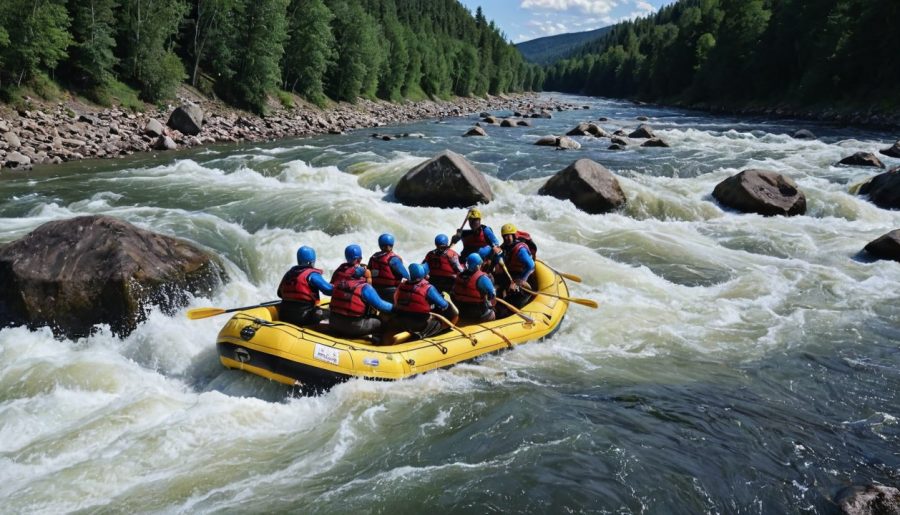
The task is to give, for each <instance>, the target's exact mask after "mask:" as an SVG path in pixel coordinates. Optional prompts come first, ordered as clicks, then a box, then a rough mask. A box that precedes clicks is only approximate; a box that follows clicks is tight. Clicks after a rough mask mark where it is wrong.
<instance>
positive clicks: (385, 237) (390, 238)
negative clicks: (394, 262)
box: [378, 232, 394, 247]
mask: <svg viewBox="0 0 900 515" xmlns="http://www.w3.org/2000/svg"><path fill="white" fill-rule="evenodd" d="M386 245H390V246H391V247H393V246H394V235H393V234H391V233H389V232H386V233H384V234H382V235H381V236H379V237H378V246H379V247H384V246H386Z"/></svg>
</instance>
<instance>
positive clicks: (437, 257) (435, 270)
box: [425, 248, 459, 277]
mask: <svg viewBox="0 0 900 515" xmlns="http://www.w3.org/2000/svg"><path fill="white" fill-rule="evenodd" d="M451 258H456V260H457V261H459V254H457V253H456V251H455V250H453V249H451V248H447V249H444V250H441V249H434V250H432V251H431V252H429V253H428V254H426V255H425V263H427V264H428V275H430V276H432V277H456V274H457V272H456V269H455V268H453V263H451V262H450V259H451Z"/></svg>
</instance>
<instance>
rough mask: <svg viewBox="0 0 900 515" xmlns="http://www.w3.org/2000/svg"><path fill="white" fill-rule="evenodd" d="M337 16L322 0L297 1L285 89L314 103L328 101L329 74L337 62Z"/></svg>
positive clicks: (285, 62)
mask: <svg viewBox="0 0 900 515" xmlns="http://www.w3.org/2000/svg"><path fill="white" fill-rule="evenodd" d="M332 19H334V15H333V14H332V13H331V10H330V9H328V6H326V5H325V3H324V2H323V1H322V0H293V1H292V2H291V4H290V6H289V7H288V40H287V43H286V45H285V53H284V59H283V63H282V77H283V82H284V89H286V90H288V91H292V92H296V93H299V94H300V95H303V96H304V97H305V98H307V99H308V100H310V101H311V102H314V103H317V104H322V103H323V102H324V101H325V85H324V81H325V71H326V70H327V69H328V66H329V64H331V63H332V62H333V60H334V44H335V41H334V35H333V34H332V33H331V21H332Z"/></svg>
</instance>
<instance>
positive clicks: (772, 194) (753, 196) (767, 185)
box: [713, 170, 806, 216]
mask: <svg viewBox="0 0 900 515" xmlns="http://www.w3.org/2000/svg"><path fill="white" fill-rule="evenodd" d="M713 197H715V199H716V200H718V201H719V202H720V203H721V204H722V205H723V206H725V207H729V208H731V209H736V210H738V211H741V212H744V213H759V214H761V215H763V216H774V215H785V216H793V215H802V214H804V213H806V196H805V195H804V194H803V192H802V191H800V190H799V189H797V184H796V183H795V182H794V181H792V180H791V179H790V178H788V177H786V176H784V175H781V174H779V173H777V172H772V171H768V170H744V171H743V172H741V173H739V174H737V175H733V176H731V177H729V178H727V179H725V180H724V181H722V182H720V183H719V184H718V185H716V188H715V190H713Z"/></svg>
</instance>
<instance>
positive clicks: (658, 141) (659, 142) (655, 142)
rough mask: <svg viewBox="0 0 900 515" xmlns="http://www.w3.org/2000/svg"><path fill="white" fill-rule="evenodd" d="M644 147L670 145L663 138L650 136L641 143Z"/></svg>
mask: <svg viewBox="0 0 900 515" xmlns="http://www.w3.org/2000/svg"><path fill="white" fill-rule="evenodd" d="M641 146H642V147H669V146H670V145H669V144H668V143H667V142H666V140H664V139H662V138H650V139H648V140H647V141H645V142H643V143H641Z"/></svg>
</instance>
